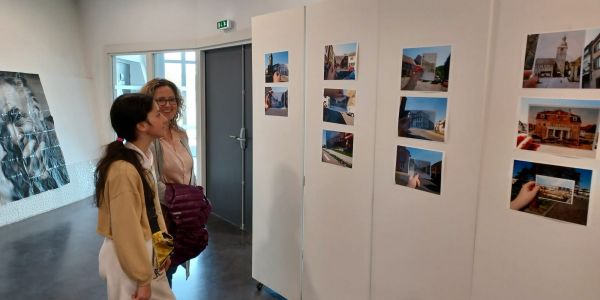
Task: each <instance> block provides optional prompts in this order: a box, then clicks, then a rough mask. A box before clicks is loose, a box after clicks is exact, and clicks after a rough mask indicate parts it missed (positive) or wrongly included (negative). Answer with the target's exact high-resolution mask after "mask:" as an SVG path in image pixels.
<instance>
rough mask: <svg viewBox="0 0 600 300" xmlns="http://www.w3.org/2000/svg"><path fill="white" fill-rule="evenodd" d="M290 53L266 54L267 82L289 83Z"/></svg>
mask: <svg viewBox="0 0 600 300" xmlns="http://www.w3.org/2000/svg"><path fill="white" fill-rule="evenodd" d="M288 76H289V71H288V52H287V51H283V52H275V53H267V54H265V82H266V83H272V82H288Z"/></svg>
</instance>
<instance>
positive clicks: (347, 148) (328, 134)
mask: <svg viewBox="0 0 600 300" xmlns="http://www.w3.org/2000/svg"><path fill="white" fill-rule="evenodd" d="M353 144H354V134H353V133H349V132H339V131H330V130H323V142H322V150H321V161H322V162H326V163H329V164H332V165H336V166H342V167H346V168H352V151H353V150H352V149H353Z"/></svg>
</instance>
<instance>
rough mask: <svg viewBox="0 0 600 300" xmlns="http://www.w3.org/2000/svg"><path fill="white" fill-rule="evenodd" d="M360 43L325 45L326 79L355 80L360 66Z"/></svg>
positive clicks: (324, 68)
mask: <svg viewBox="0 0 600 300" xmlns="http://www.w3.org/2000/svg"><path fill="white" fill-rule="evenodd" d="M357 57H358V43H356V42H354V43H347V44H339V45H327V46H325V55H324V67H323V70H324V77H323V78H324V79H325V80H355V79H356V73H357V68H358V63H357Z"/></svg>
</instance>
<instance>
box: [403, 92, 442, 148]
mask: <svg viewBox="0 0 600 300" xmlns="http://www.w3.org/2000/svg"><path fill="white" fill-rule="evenodd" d="M447 107H448V98H433V97H401V98H400V109H399V112H398V136H400V137H407V138H413V139H422V140H430V141H437V142H443V141H445V133H446V128H447V124H446V108H447Z"/></svg>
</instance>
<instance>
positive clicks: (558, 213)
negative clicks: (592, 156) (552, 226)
mask: <svg viewBox="0 0 600 300" xmlns="http://www.w3.org/2000/svg"><path fill="white" fill-rule="evenodd" d="M512 174H513V175H512V186H511V195H510V199H509V201H510V208H511V209H513V210H518V211H522V212H526V213H529V214H534V215H540V216H544V217H546V218H551V219H556V220H561V221H565V222H570V223H575V224H581V225H587V218H588V208H589V201H590V192H591V191H590V188H591V182H592V170H588V169H580V168H571V167H564V166H557V165H548V164H541V163H535V162H529V161H521V160H515V161H514V164H513V173H512ZM571 184H572V185H571ZM536 188H537V189H538V190H537V193H531V191H534V189H536ZM571 195H572V196H571ZM569 198H570V200H569Z"/></svg>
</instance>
